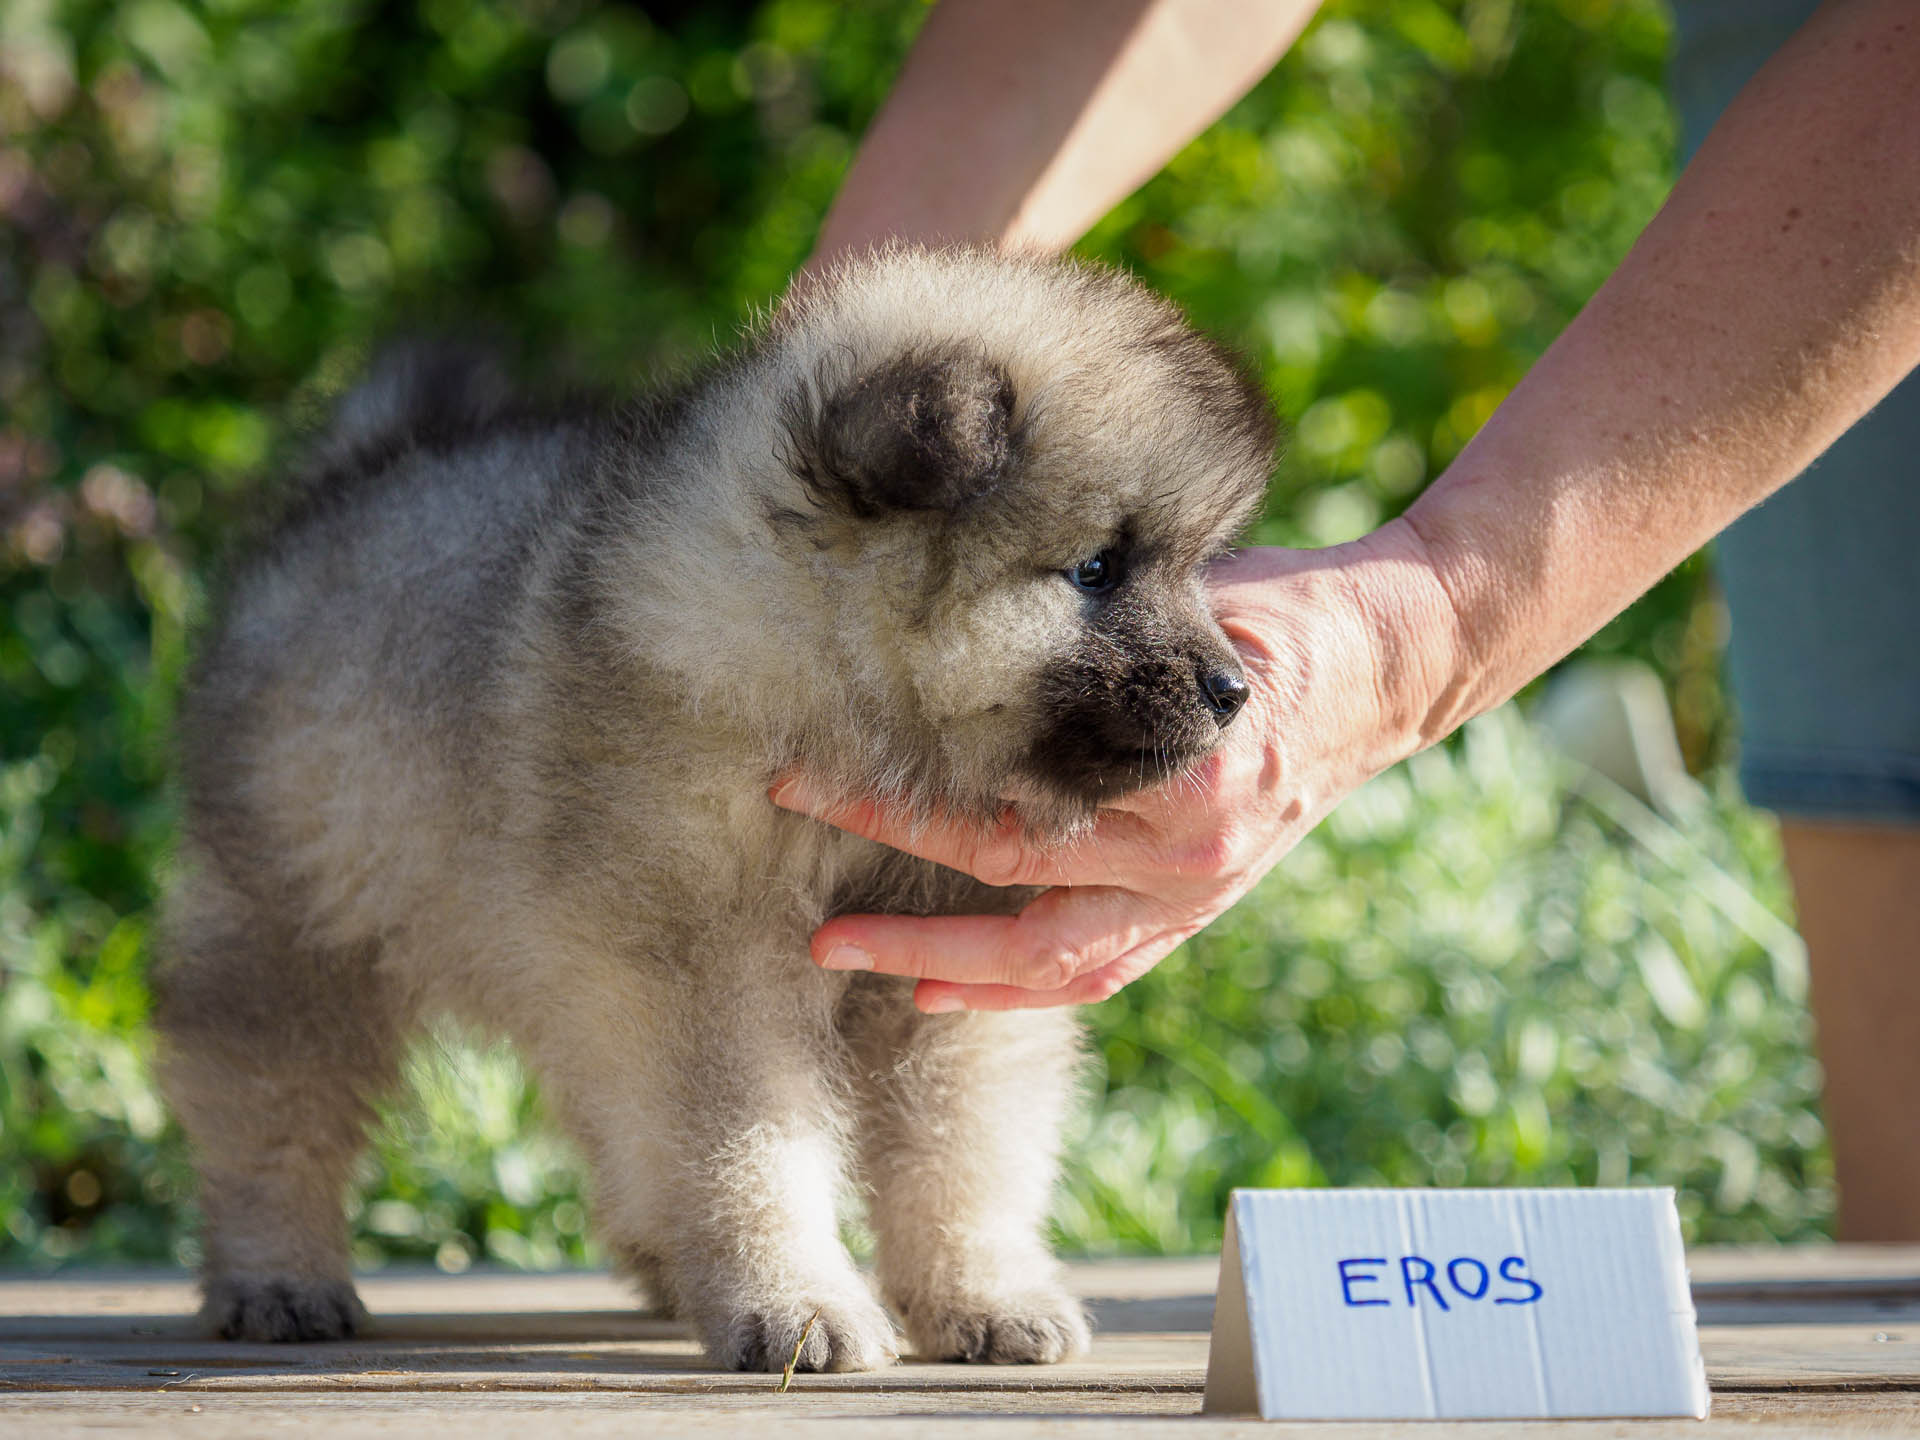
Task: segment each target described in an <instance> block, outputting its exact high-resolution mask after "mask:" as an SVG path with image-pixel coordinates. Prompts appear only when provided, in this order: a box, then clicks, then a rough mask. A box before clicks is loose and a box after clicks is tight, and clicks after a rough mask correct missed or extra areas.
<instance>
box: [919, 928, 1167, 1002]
mask: <svg viewBox="0 0 1920 1440" xmlns="http://www.w3.org/2000/svg"><path fill="white" fill-rule="evenodd" d="M1197 933H1198V928H1197V927H1192V926H1177V927H1175V928H1174V929H1171V930H1165V931H1162V932H1160V933H1159V934H1157V935H1155V936H1153V937H1152V938H1151V939H1150V940H1147V941H1145V942H1144V943H1142V944H1140V945H1137V946H1135V947H1134V948H1133V949H1132V950H1129V951H1128V952H1127V953H1126V954H1124V955H1122V956H1120V957H1119V958H1118V959H1116V960H1110V961H1108V962H1107V963H1106V964H1105V965H1102V966H1100V967H1099V968H1098V969H1095V970H1090V971H1088V972H1087V973H1086V974H1084V975H1081V976H1078V977H1077V978H1075V979H1074V980H1072V981H1070V982H1068V983H1067V984H1065V985H1062V986H1059V987H1058V988H1056V989H1052V990H1033V989H1029V988H1027V987H1026V986H1021V985H956V984H951V983H949V982H947V981H944V980H922V981H921V982H920V983H919V984H918V985H917V986H915V987H914V991H913V1003H914V1004H915V1005H916V1006H917V1007H919V1009H921V1010H922V1011H924V1012H925V1013H927V1014H929V1015H941V1014H945V1013H947V1012H949V1011H954V1010H1034V1009H1044V1008H1047V1007H1050V1006H1054V1005H1097V1004H1099V1003H1100V1002H1101V1001H1102V1000H1110V999H1112V998H1113V997H1114V996H1115V995H1117V994H1119V993H1120V991H1122V990H1123V989H1125V988H1126V987H1127V986H1128V985H1131V984H1132V983H1133V982H1134V981H1135V980H1138V979H1139V978H1140V977H1141V976H1142V975H1144V974H1146V973H1147V971H1149V970H1151V969H1152V968H1153V967H1154V966H1155V965H1158V964H1159V963H1160V962H1161V961H1162V960H1164V959H1165V958H1166V957H1167V956H1168V955H1170V954H1172V953H1173V952H1174V951H1175V950H1176V949H1178V948H1179V947H1180V946H1181V945H1182V944H1184V943H1185V942H1186V941H1187V940H1190V939H1192V938H1193V936H1194V935H1195V934H1197Z"/></svg>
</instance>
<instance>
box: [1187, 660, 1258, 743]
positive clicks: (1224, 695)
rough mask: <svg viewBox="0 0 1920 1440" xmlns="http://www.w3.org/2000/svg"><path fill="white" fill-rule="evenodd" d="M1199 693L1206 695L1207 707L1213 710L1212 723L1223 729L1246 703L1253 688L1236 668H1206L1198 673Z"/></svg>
mask: <svg viewBox="0 0 1920 1440" xmlns="http://www.w3.org/2000/svg"><path fill="white" fill-rule="evenodd" d="M1200 693H1201V694H1202V695H1203V696H1205V697H1206V701H1207V709H1209V710H1211V711H1212V712H1213V723H1214V724H1216V725H1218V726H1219V727H1220V728H1221V729H1222V730H1224V729H1226V728H1227V726H1229V725H1231V724H1232V723H1233V717H1234V716H1236V715H1238V714H1239V713H1240V707H1241V706H1243V705H1245V704H1246V703H1247V696H1249V695H1251V694H1252V693H1253V688H1252V687H1251V686H1249V685H1248V684H1247V679H1246V676H1244V675H1242V674H1241V673H1240V672H1239V671H1238V670H1206V671H1202V672H1201V675H1200Z"/></svg>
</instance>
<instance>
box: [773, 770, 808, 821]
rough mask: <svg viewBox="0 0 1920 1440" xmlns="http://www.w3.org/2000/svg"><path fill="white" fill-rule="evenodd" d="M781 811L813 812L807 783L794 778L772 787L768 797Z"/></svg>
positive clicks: (796, 777)
mask: <svg viewBox="0 0 1920 1440" xmlns="http://www.w3.org/2000/svg"><path fill="white" fill-rule="evenodd" d="M768 798H770V799H771V800H772V801H773V803H774V804H776V805H778V806H780V808H781V809H783V810H803V811H806V812H808V813H811V812H812V810H813V791H811V790H809V789H808V788H807V782H806V781H804V780H802V779H800V778H799V777H798V776H795V777H794V778H793V779H791V780H782V781H781V782H780V783H779V784H778V785H776V786H774V787H773V790H772V791H771V792H770V794H769V797H768Z"/></svg>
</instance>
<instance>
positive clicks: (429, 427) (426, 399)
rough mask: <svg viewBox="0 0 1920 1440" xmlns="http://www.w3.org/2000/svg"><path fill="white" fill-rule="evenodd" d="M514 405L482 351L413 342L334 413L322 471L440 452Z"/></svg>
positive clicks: (390, 356) (390, 355) (382, 357)
mask: <svg viewBox="0 0 1920 1440" xmlns="http://www.w3.org/2000/svg"><path fill="white" fill-rule="evenodd" d="M512 403H513V386H512V382H511V381H510V380H509V379H508V377H507V372H506V370H505V369H504V368H503V367H502V366H501V364H500V361H499V359H498V358H497V357H496V356H495V355H494V354H493V353H492V352H491V351H489V350H487V349H486V348H484V347H483V346H480V345H474V344H468V343H464V342H460V341H452V340H408V341H402V342H398V343H395V344H391V345H388V346H387V347H386V348H385V349H383V350H382V351H381V352H380V354H379V355H378V356H376V357H375V359H374V362H373V366H372V368H371V369H370V370H369V371H368V374H367V378H366V379H365V380H363V381H361V382H360V384H359V385H357V386H355V387H354V388H353V389H352V390H351V391H349V392H348V393H347V396H346V398H345V399H343V400H342V401H341V402H340V404H339V406H338V408H337V409H336V410H335V411H334V415H333V423H332V424H331V425H329V426H328V427H327V431H326V434H325V436H324V437H323V439H322V441H321V444H320V459H321V462H322V463H321V468H322V469H326V470H331V469H335V468H350V469H363V468H366V467H368V466H369V464H370V463H378V462H379V461H381V460H385V459H391V458H392V457H393V456H394V455H396V454H398V453H400V452H402V451H405V450H410V449H416V448H419V449H440V448H444V447H446V446H448V445H451V444H453V443H455V442H457V441H459V440H462V439H466V438H469V437H471V436H472V435H473V434H474V433H475V432H476V431H479V430H484V429H486V428H487V427H488V426H489V425H490V424H491V423H492V422H493V421H494V420H496V419H498V418H499V417H500V415H501V414H502V413H503V412H504V411H506V410H507V409H508V408H510V406H511V405H512Z"/></svg>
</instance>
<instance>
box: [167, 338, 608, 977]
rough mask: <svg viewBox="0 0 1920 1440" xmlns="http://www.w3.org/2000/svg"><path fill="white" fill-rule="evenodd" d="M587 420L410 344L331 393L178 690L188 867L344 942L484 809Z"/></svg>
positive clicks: (575, 504) (568, 516) (590, 452)
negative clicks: (326, 416)
mask: <svg viewBox="0 0 1920 1440" xmlns="http://www.w3.org/2000/svg"><path fill="white" fill-rule="evenodd" d="M602 424H603V422H602V421H601V420H600V419H599V418H598V416H597V415H596V414H595V413H594V412H593V411H592V410H590V409H586V408H584V407H583V408H577V409H574V410H571V411H563V412H557V413H556V412H553V411H535V410H533V409H530V408H527V407H525V406H521V405H518V404H516V402H515V401H514V400H513V399H512V397H511V392H510V391H509V390H508V389H507V387H506V384H505V382H504V380H502V379H501V377H500V373H499V371H498V370H497V369H496V368H495V367H494V366H492V364H491V363H490V362H488V361H486V360H485V359H484V358H482V357H479V356H477V355H475V354H473V353H471V352H467V351H462V350H453V349H438V348H429V347H420V346H411V347H406V348H405V349H402V350H399V351H395V352H392V353H390V354H389V355H388V356H386V357H384V358H383V359H382V361H381V362H380V363H379V364H378V365H377V366H376V368H375V371H374V373H373V375H372V377H371V378H370V379H369V380H368V381H367V382H366V383H365V384H364V385H362V386H361V387H360V388H359V389H357V390H355V391H354V392H353V393H352V394H351V395H349V396H348V397H347V398H346V399H345V400H344V401H343V402H342V404H341V406H340V408H339V411H338V416H337V419H336V421H335V424H334V425H333V426H332V428H331V429H330V430H329V431H328V432H327V434H326V435H325V436H324V437H323V438H322V440H321V441H320V443H319V444H318V446H317V447H315V449H314V451H313V457H314V458H313V460H312V461H311V462H310V464H309V466H308V469H307V472H306V475H305V476H304V478H303V480H302V481H301V482H300V484H299V485H298V487H297V488H296V490H295V492H294V494H293V497H292V499H291V501H290V503H289V504H288V505H287V507H286V509H285V512H284V514H283V515H282V516H281V518H280V519H279V521H278V522H277V523H276V524H275V525H274V526H273V528H272V529H271V530H270V531H269V532H268V533H267V534H266V536H265V537H264V539H263V540H262V542H261V543H259V544H258V545H257V546H256V547H255V548H254V550H253V551H252V553H251V554H250V555H248V556H247V557H245V558H243V559H242V560H241V561H240V563H239V564H238V565H237V566H236V568H235V570H234V573H233V575H232V578H231V581H230V583H229V585H228V587H227V593H226V595H225V598H224V600H223V603H222V605H221V609H220V614H219V616H218V618H217V620H216V623H215V624H214V625H213V626H212V627H210V629H209V630H208V632H207V633H206V635H205V637H204V639H203V641H202V644H201V648H200V652H199V654H198V656H197V659H196V663H195V667H194V671H193V674H192V677H191V680H190V682H189V685H188V689H187V693H186V695H185V697H184V700H183V705H182V713H181V725H180V733H181V742H182V751H183V754H182V760H183V776H184V780H185V795H184V798H185V801H186V815H185V834H186V839H187V843H188V845H189V847H190V848H191V849H193V850H194V851H196V852H197V853H198V857H199V858H200V859H202V860H203V861H209V860H210V861H213V862H215V863H217V864H218V867H219V868H220V870H221V871H222V872H223V873H224V874H225V876H226V878H227V879H228V880H230V881H232V882H236V883H240V884H242V885H243V888H246V889H248V890H251V891H254V892H255V893H259V894H277V895H281V896H284V897H286V898H287V899H289V900H293V901H294V902H295V903H296V904H299V905H301V908H303V909H306V910H308V911H309V913H308V914H306V915H303V916H301V917H300V918H301V919H302V920H303V921H305V922H308V923H311V922H313V921H315V920H316V919H322V920H328V921H331V922H336V923H338V924H339V926H340V928H341V929H342V934H341V935H340V937H339V938H342V939H346V938H350V934H351V932H359V931H364V930H365V929H367V928H369V927H371V928H372V929H376V930H377V929H378V928H380V926H379V924H378V923H376V920H375V912H376V911H379V910H382V909H387V908H388V902H389V901H391V902H392V904H395V905H397V904H399V903H401V902H399V900H398V893H399V891H398V887H399V886H402V885H404V884H407V883H412V884H415V885H418V884H420V883H421V882H422V881H424V880H425V879H426V878H427V876H428V874H429V873H430V872H431V870H432V868H433V863H434V860H435V858H436V852H438V858H439V859H440V860H444V859H445V858H446V857H445V855H444V846H445V844H447V843H451V841H450V837H452V836H455V835H457V834H459V833H461V832H462V831H463V830H469V829H471V828H472V827H471V822H472V819H473V816H472V809H473V807H474V806H475V805H478V804H484V803H486V797H485V795H484V791H485V788H486V787H485V785H484V776H485V774H486V770H487V766H486V763H485V757H484V755H483V754H481V753H479V751H478V749H477V748H476V747H483V746H484V744H485V743H486V736H487V734H488V732H489V729H490V727H489V726H488V725H486V724H485V723H484V717H483V715H482V714H481V713H480V710H481V708H482V707H484V706H485V705H486V704H487V703H488V698H489V696H491V695H494V694H496V693H497V687H496V685H495V684H494V681H495V679H496V677H497V675H498V673H499V671H500V669H501V666H502V662H503V659H504V657H505V656H506V655H507V653H508V652H509V651H510V650H511V648H512V646H513V645H514V643H515V636H516V627H518V626H519V625H520V624H521V623H522V621H523V611H524V608H525V606H524V597H525V594H526V591H527V588H528V586H529V583H530V581H531V577H532V576H533V575H534V573H535V572H536V571H537V570H538V568H539V563H540V559H541V554H542V547H543V546H550V545H552V544H554V543H556V537H557V536H559V535H562V534H564V533H565V532H566V531H567V530H568V529H569V528H570V526H571V524H572V522H573V517H574V516H575V515H576V514H577V512H578V511H579V510H580V509H581V507H582V505H583V504H584V503H585V495H584V492H585V490H586V488H587V487H588V486H590V484H591V481H592V477H593V475H594V473H595V464H594V461H595V456H596V453H597V449H598V446H599V443H600V442H599V435H600V431H601V427H602ZM431 888H432V887H429V889H431ZM349 911H352V912H356V914H357V917H358V918H357V921H355V923H348V921H349V916H348V914H347V912H349Z"/></svg>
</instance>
